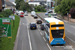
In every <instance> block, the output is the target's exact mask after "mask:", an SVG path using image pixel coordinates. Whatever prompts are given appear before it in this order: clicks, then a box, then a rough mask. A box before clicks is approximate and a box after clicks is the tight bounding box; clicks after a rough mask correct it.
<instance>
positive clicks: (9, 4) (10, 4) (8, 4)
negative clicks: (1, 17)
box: [5, 1, 15, 6]
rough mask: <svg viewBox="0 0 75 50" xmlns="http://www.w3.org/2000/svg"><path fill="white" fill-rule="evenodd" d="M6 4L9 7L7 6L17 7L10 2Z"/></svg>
mask: <svg viewBox="0 0 75 50" xmlns="http://www.w3.org/2000/svg"><path fill="white" fill-rule="evenodd" d="M5 4H6V5H7V6H15V5H14V4H13V3H11V2H10V1H5Z"/></svg>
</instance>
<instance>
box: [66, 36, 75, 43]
mask: <svg viewBox="0 0 75 50" xmlns="http://www.w3.org/2000/svg"><path fill="white" fill-rule="evenodd" d="M66 37H67V38H68V39H70V40H71V41H72V42H73V43H75V41H74V40H72V39H71V38H69V37H68V36H66Z"/></svg>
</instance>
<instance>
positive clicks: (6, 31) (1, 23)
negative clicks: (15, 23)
mask: <svg viewBox="0 0 75 50" xmlns="http://www.w3.org/2000/svg"><path fill="white" fill-rule="evenodd" d="M0 27H2V28H0V29H2V35H1V36H2V37H11V19H10V18H0Z"/></svg>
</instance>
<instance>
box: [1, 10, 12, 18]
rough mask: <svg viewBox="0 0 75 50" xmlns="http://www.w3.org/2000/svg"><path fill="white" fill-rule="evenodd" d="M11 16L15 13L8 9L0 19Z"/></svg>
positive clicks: (2, 13)
mask: <svg viewBox="0 0 75 50" xmlns="http://www.w3.org/2000/svg"><path fill="white" fill-rule="evenodd" d="M11 14H13V12H12V11H11V10H10V9H7V10H5V11H3V12H1V13H0V17H9V15H11Z"/></svg>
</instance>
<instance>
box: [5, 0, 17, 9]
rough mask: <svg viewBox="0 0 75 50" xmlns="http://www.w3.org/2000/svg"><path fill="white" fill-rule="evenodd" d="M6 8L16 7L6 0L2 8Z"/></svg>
mask: <svg viewBox="0 0 75 50" xmlns="http://www.w3.org/2000/svg"><path fill="white" fill-rule="evenodd" d="M6 9H16V8H15V5H14V4H13V3H12V2H10V1H9V0H6V1H5V8H4V10H6Z"/></svg>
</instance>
